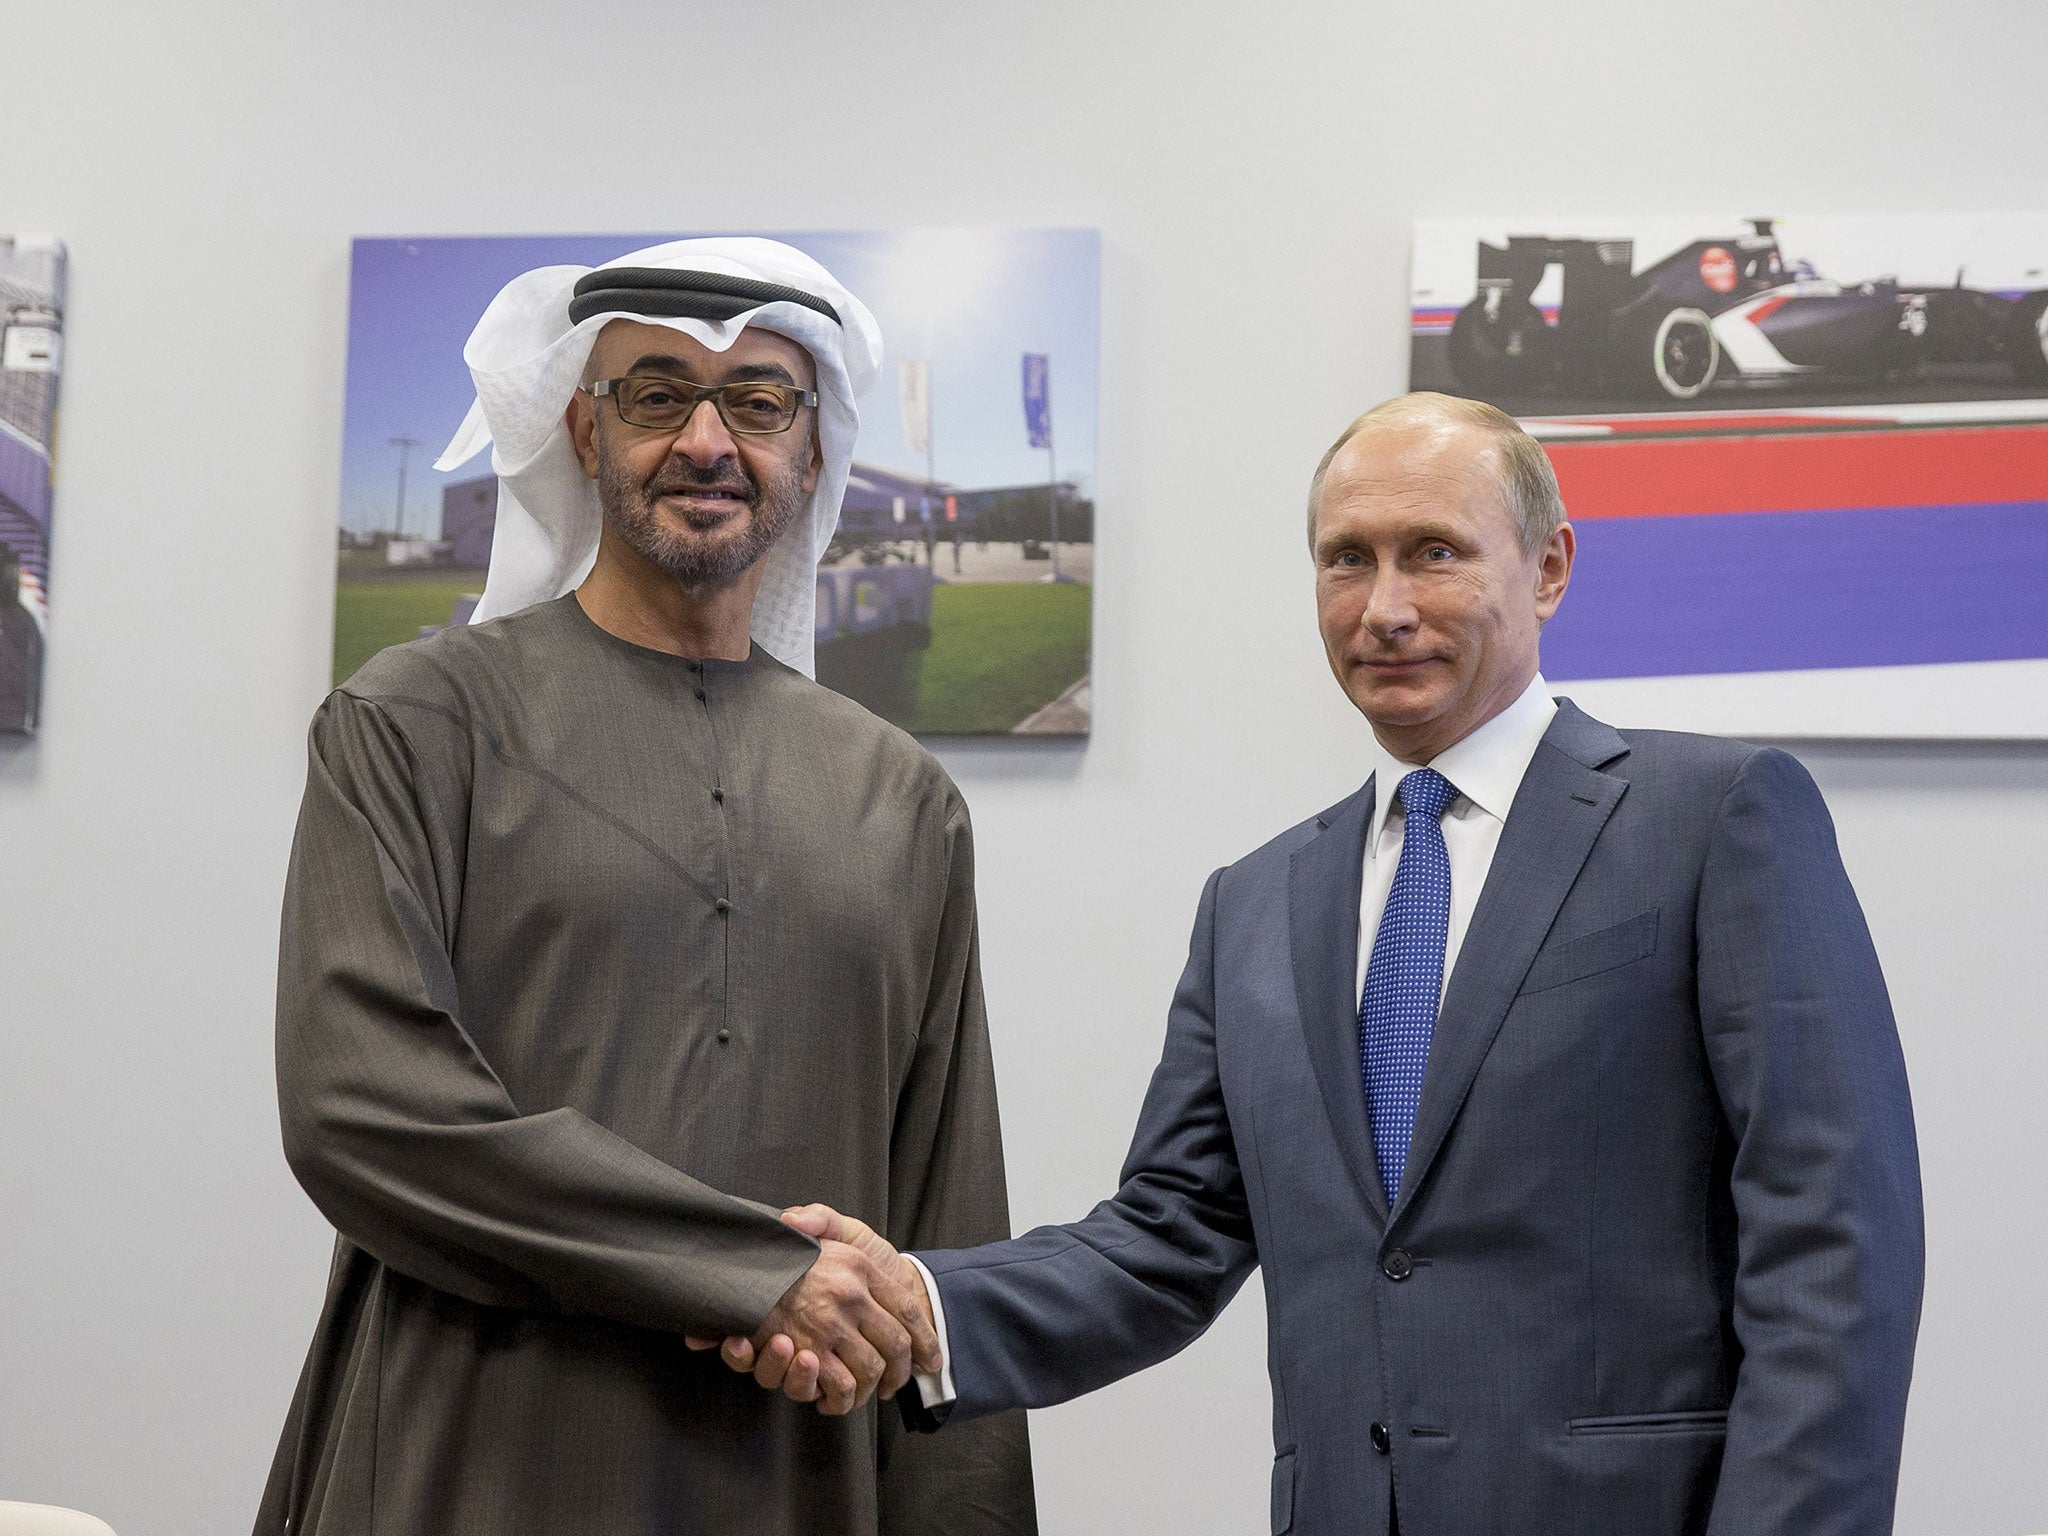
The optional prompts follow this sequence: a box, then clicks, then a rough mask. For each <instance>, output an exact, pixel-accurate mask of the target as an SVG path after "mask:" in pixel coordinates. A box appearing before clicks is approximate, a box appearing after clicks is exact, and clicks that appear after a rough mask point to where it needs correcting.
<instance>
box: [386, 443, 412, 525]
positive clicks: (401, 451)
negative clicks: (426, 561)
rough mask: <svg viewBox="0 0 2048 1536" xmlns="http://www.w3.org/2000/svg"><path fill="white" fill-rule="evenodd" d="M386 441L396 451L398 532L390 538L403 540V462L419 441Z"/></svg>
mask: <svg viewBox="0 0 2048 1536" xmlns="http://www.w3.org/2000/svg"><path fill="white" fill-rule="evenodd" d="M387 441H388V442H389V443H390V444H391V446H392V447H394V448H396V449H397V450H398V530H397V532H396V533H394V534H393V535H392V537H393V538H395V539H403V538H404V537H405V461H406V459H407V458H408V457H409V456H410V455H411V453H412V451H413V449H415V448H417V447H419V445H420V440H419V439H418V438H416V437H394V438H389V439H387Z"/></svg>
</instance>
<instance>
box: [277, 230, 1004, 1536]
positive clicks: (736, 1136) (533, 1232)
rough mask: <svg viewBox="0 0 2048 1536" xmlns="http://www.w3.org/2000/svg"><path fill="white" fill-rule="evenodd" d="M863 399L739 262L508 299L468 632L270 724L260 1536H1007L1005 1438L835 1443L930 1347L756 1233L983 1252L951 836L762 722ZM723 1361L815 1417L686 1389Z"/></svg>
mask: <svg viewBox="0 0 2048 1536" xmlns="http://www.w3.org/2000/svg"><path fill="white" fill-rule="evenodd" d="M880 352H881V342H880V337H879V334H878V333H877V331H876V328H875V324H874V320H873V318H872V317H871V316H870V315H869V314H868V312H867V310H866V309H865V308H864V307H863V306H862V305H861V304H860V302H859V301H858V300H857V299H855V298H854V297H853V296H852V295H851V294H849V293H848V292H846V290H845V289H843V288H842V287H840V286H839V284H838V283H836V282H835V281H834V280H833V279H832V278H831V276H830V275H829V274H828V273H826V272H825V271H824V270H823V269H822V268H821V267H819V266H818V265H817V264H816V263H815V262H813V261H811V260H810V259H809V258H807V257H805V256H804V255H802V254H801V253H800V252H797V251H794V250H792V249H790V248H789V247H787V246H783V245H779V244H776V243H774V242H772V241H764V240H693V241H680V242H676V243H673V244H669V245H663V246H657V247H654V248H652V249H650V250H644V251H636V252H634V253H632V254H631V255H628V256H624V257H621V258H619V259H618V260H617V261H615V262H612V263H608V264H607V265H605V266H603V267H599V268H597V269H595V270H591V271H586V270H585V269H582V268H577V267H552V268H545V269H542V270H540V271H536V272H530V273H528V274H526V275H525V276H524V277H521V278H519V279H517V280H515V281H514V282H512V283H511V284H509V285H507V287H506V288H505V289H504V290H503V291H502V292H501V293H500V294H499V295H498V297H497V299H496V300H495V301H494V302H493V303H492V304H491V306H490V309H489V310H488V311H487V312H486V313H485V315H484V318H483V320H482V321H481V322H480V323H479V324H478V326H477V328H476V331H475V333H474V334H473V335H472V336H471V338H470V341H469V345H468V347H467V348H466V349H465V354H464V355H465V358H466V360H467V361H468V363H469V365H470V370H471V373H472V375H473V377H474V378H475V380H476V389H477V405H476V407H475V408H474V409H473V410H472V411H471V413H470V419H469V420H468V421H467V422H466V423H465V424H464V427H463V430H462V431H461V433H459V434H458V436H457V439H456V441H455V442H454V443H452V444H451V445H450V449H449V454H448V455H447V456H446V457H445V458H444V460H443V462H444V464H452V463H459V462H461V461H462V460H463V459H465V458H467V457H469V456H471V455H473V454H474V453H476V452H478V451H480V450H481V448H482V447H483V445H484V444H485V443H486V442H490V443H492V444H493V445H494V447H493V454H492V463H493V466H494V467H495V468H496V470H497V472H498V476H499V485H500V501H499V516H498V524H497V536H496V541H495V546H494V549H493V551H492V560H491V571H490V577H489V581H488V583H487V586H486V589H485V593H484V598H483V602H482V603H481V604H480V606H479V609H478V614H477V620H476V622H474V623H473V624H471V625H470V626H468V627H465V628H457V629H451V630H448V631H446V632H444V633H442V634H440V635H437V636H435V637H434V638H432V639H429V640H423V641H419V642H416V643H414V644H410V645H404V646H398V647H395V648H393V649H391V650H387V651H385V652H383V653H382V654H381V655H379V656H378V657H376V658H375V659H373V660H372V661H371V662H370V663H369V664H368V665H366V666H365V667H364V668H363V669H362V670H361V671H360V672H358V673H357V674H356V675H355V676H354V677H353V678H351V679H350V680H349V681H348V682H346V683H345V684H343V685H342V686H341V687H340V688H339V689H337V690H336V691H335V693H334V694H333V695H332V696H331V697H330V698H329V699H328V700H327V702H326V703H325V705H323V706H322V708H321V710H320V713H319V715H318V716H317V717H316V719H315V721H314V724H313V730H312V753H311V756H312V763H311V773H310V776H309V781H308V784H307V790H306V798H305V803H304V807H303V809H302V811H301V814H300V820H299V828H298V835H297V839H296V842H295V844H294V848H293V854H292V865H291V874H290V878H289V885H288V889H287V893H286V898H285V912H284V939H283V946H282V956H281V961H280V976H279V1007H278V1042H277V1043H278V1089H279V1104H280V1109H281V1114H282V1121H283V1129H284V1138H285V1150H286V1154H287V1156H288V1158H289V1159H290V1162H291V1165H292V1168H293V1170H294V1172H296V1173H297V1175H298V1177H299V1179H300V1181H301V1182H302V1183H303V1184H304V1185H305V1187H306V1189H307V1191H308V1193H309V1194H311V1196H312V1197H313V1199H314V1201H315V1203H316V1204H317V1205H319V1207H320V1209H321V1210H322V1211H323V1212H325V1213H326V1214H327V1216H328V1217H329V1218H330V1219H331V1220H332V1221H333V1223H334V1225H335V1226H336V1228H337V1229H338V1231H339V1233H340V1240H339V1242H338V1244H337V1247H336V1253H335V1262H334V1267H333V1271H332V1276H331V1279H330V1282H329V1287H328V1294H327V1301H326V1306H325V1309H324V1312H323V1315H322V1318H321V1322H320V1325H319V1329H318V1332H317V1334H316V1336H315V1338H314V1342H313V1347H312V1350H311V1353H310V1355H309V1357H308V1359H307V1362H306V1367H305V1370H304V1373H303V1374H302V1376H301V1379H300V1384H299V1389H298V1392H297V1395H296V1398H295V1400H294V1403H293V1406H292V1410H291V1415H290V1419H289V1421H288V1422H287V1424H286V1427H285V1432H284V1435H283V1439H282V1441H281V1443H280V1445H279V1447H278V1453H277V1458H276V1461H275V1464H274V1466H273V1469H272V1474H271V1478H270V1483H269V1486H268V1489H267V1490H266V1493H265V1496H264V1500H263V1506H262V1510H261V1513H260V1515H259V1517H258V1521H257V1530H258V1532H259V1533H264V1536H269V1533H278V1536H282V1533H284V1532H286V1531H291V1532H296V1533H304V1536H313V1533H315V1532H318V1533H322V1536H354V1533H359V1532H360V1533H368V1532H371V1531H404V1532H416V1533H422V1536H424V1533H430V1532H431V1533H447V1536H454V1533H458V1532H477V1533H490V1536H519V1533H527V1532H531V1533H534V1536H542V1533H545V1536H562V1533H564V1532H580V1531H591V1532H599V1531H601V1532H605V1533H607V1536H626V1533H633V1532H654V1531H662V1532H668V1531H685V1530H687V1531H714V1530H732V1531H750V1532H752V1531H758V1532H772V1533H790V1536H795V1533H799V1532H803V1533H810V1532H823V1531H831V1532H835V1533H846V1536H859V1533H869V1532H875V1533H882V1532H887V1533H899V1532H904V1533H907V1532H934V1533H937V1532H947V1533H956V1532H1005V1533H1008V1532H1028V1531H1032V1530H1034V1529H1035V1521H1034V1516H1033V1512H1032V1495H1031V1479H1030V1459H1029V1451H1028V1449H1027V1445H1026V1441H1025V1433H1024V1425H1023V1422H1022V1418H1021V1416H1019V1415H1011V1416H1010V1417H1009V1418H1008V1419H1007V1420H997V1421H991V1422H990V1423H989V1424H988V1425H987V1426H986V1427H984V1426H981V1425H975V1426H969V1427H968V1430H967V1433H968V1434H971V1435H972V1436H973V1438H972V1439H971V1440H970V1439H967V1438H965V1436H963V1437H962V1438H961V1439H960V1440H959V1441H958V1442H957V1443H956V1442H955V1437H953V1436H946V1437H941V1438H937V1439H934V1438H932V1437H929V1436H917V1437H914V1438H913V1437H911V1436H909V1435H907V1434H906V1433H905V1427H904V1424H902V1423H899V1422H898V1415H897V1414H896V1413H894V1412H890V1413H888V1414H878V1411H877V1409H876V1408H875V1407H874V1406H873V1405H872V1403H871V1402H870V1401H869V1399H870V1397H871V1395H874V1394H877V1393H879V1395H881V1396H890V1395H895V1394H896V1393H897V1389H899V1388H902V1389H903V1390H902V1392H901V1394H900V1398H899V1401H900V1403H901V1404H902V1406H903V1409H904V1411H903V1414H902V1417H903V1419H905V1420H908V1421H911V1422H918V1421H920V1420H921V1419H926V1420H928V1417H929V1416H928V1415H926V1414H924V1413H923V1411H922V1410H921V1407H920V1405H921V1403H922V1402H923V1401H924V1399H925V1398H926V1397H931V1398H933V1399H936V1398H937V1397H938V1396H939V1395H940V1393H939V1389H938V1384H937V1383H935V1382H931V1381H929V1380H926V1381H923V1382H921V1383H920V1384H909V1377H910V1375H911V1373H912V1370H913V1365H915V1368H917V1369H920V1370H926V1371H931V1370H936V1369H938V1367H939V1361H938V1358H937V1354H936V1342H935V1339H934V1338H933V1335H932V1331H931V1329H930V1327H929V1325H928V1324H927V1322H926V1321H925V1319H924V1316H923V1314H922V1312H921V1311H920V1310H919V1309H918V1308H917V1307H916V1306H915V1304H914V1303H913V1302H912V1301H911V1299H910V1298H909V1296H908V1295H907V1294H905V1293H904V1292H903V1291H902V1289H901V1288H900V1286H899V1284H898V1283H897V1282H896V1281H895V1280H894V1279H893V1278H892V1277H891V1275H890V1274H889V1273H887V1272H886V1271H884V1270H883V1269H881V1268H879V1267H877V1266H875V1265H873V1264H872V1263H870V1262H869V1261H868V1260H867V1259H866V1258H865V1257H864V1256H863V1255H862V1254H860V1253H859V1252H858V1251H856V1250H854V1249H851V1248H848V1247H845V1246H843V1245H841V1244H838V1243H835V1242H830V1241H826V1242H822V1243H821V1242H819V1241H816V1240H814V1239H813V1238H811V1237H809V1236H807V1235H805V1234H804V1233H803V1232H802V1231H799V1230H797V1229H796V1228H794V1227H792V1226H790V1225H788V1224H786V1223H785V1222H784V1221H783V1220H781V1219H780V1215H779V1213H780V1212H781V1211H782V1210H783V1208H785V1207H787V1206H790V1205H792V1204H794V1203H795V1202H797V1201H798V1200H816V1199H824V1200H828V1201H830V1202H831V1203H832V1204H834V1205H835V1206H837V1207H838V1208H840V1209H842V1210H846V1211H850V1212H858V1213H859V1214H861V1215H862V1216H863V1217H864V1218H865V1219H866V1220H868V1221H869V1222H871V1223H872V1224H873V1225H874V1226H875V1227H876V1228H877V1229H880V1230H883V1231H885V1232H887V1234H888V1235H889V1236H890V1238H891V1239H892V1240H894V1241H895V1242H896V1243H897V1244H898V1245H899V1246H901V1247H906V1248H909V1247H916V1248H942V1247H959V1246H965V1245H968V1244H972V1243H979V1242H985V1241H988V1240H990V1239H993V1238H997V1237H1001V1236H1003V1235H1005V1233H1006V1230H1007V1225H1008V1216H1007V1197H1006V1194H1005V1190H1004V1181H1003V1167H1002V1154H1001V1146H1000V1140H999V1136H998V1130H997V1120H996V1101H995V1085H994V1076H993V1071H992V1068H991V1064H990V1057H989V1045H988V1032H987V1025H986V1020H985V1017H984V1012H983V1005H982V995H981V983H980V976H979V962H978V957H977V952H976V935H975V914H974V871H973V851H972V841H971V835H970V832H969V828H968V821H967V812H966V807H965V806H964V804H963V803H962V802H961V799H960V795H959V793H958V791H957V790H956V789H955V788H954V787H953V785H952V783H951V782H950V781H949V780H948V779H947V777H946V775H945V773H944V772H943V771H942V770H941V769H940V768H939V766H938V765H937V764H936V763H935V762H934V761H933V760H932V758H931V757H930V756H929V754H927V753H926V752H924V751H923V750H922V749H921V748H920V747H918V746H917V744H916V743H915V742H913V741H912V740H911V739H910V738H909V737H907V736H905V735H903V734H902V733H901V732H899V731H897V730H895V729H894V728H892V727H890V726H888V725H885V724H883V723H882V722H881V721H879V720H877V719H875V718H874V717H873V716H871V715H869V714H868V713H867V712H866V711H864V710H862V709H861V708H860V707H859V706H857V705H855V704H853V703H851V702H849V701H847V700H845V699H843V698H840V697H839V696H838V695H836V694H833V693H831V692H829V691H827V690H825V689H823V688H820V687H819V686H818V685H817V684H815V683H814V682H812V681H810V679H809V676H808V674H809V673H810V671H811V637H812V632H813V624H814V617H813V610H814V606H815V581H816V575H815V565H816V561H817V558H818V556H819V554H820V553H821V552H822V551H823V549H824V547H825V544H826V542H827V541H828V539H829V538H830V536H831V532H832V528H833V525H834V522H835V520H836V518H837V516H838V510H839V501H840V496H841V493H842V490H843V488H844V485H845V481H846V473H847V469H848V466H849V463H850V460H851V457H852V451H853V440H854V434H855V431H856V429H857V427H858V417H857V414H856V410H855V400H856V399H857V397H858V396H859V394H860V393H861V391H862V390H863V389H864V388H865V387H866V386H867V385H868V383H869V382H870V381H871V380H872V379H873V377H874V376H875V374H876V372H877V370H878V369H879V366H880V361H881V358H880ZM730 1334H744V1335H749V1336H755V1337H758V1338H759V1339H761V1340H762V1341H763V1343H764V1344H765V1343H766V1341H767V1340H769V1339H770V1338H773V1337H775V1336H776V1335H778V1334H787V1335H789V1337H790V1339H791V1341H792V1343H793V1344H794V1345H795V1346H796V1347H797V1348H799V1349H801V1350H803V1351H804V1352H805V1353H804V1354H802V1355H801V1356H799V1357H798V1358H799V1360H800V1361H801V1363H802V1364H803V1365H804V1366H805V1367H806V1368H807V1369H811V1368H815V1371H816V1374H817V1376H818V1382H819V1392H820V1395H821V1399H822V1406H823V1407H824V1408H825V1409H826V1410H827V1411H826V1412H825V1413H824V1414H822V1415H821V1414H819V1413H816V1412H813V1411H811V1410H810V1409H809V1408H805V1407H800V1406H798V1405H797V1404H796V1403H793V1402H789V1401H787V1400H785V1399H783V1398H779V1397H775V1396H771V1395H769V1394H766V1393H762V1392H760V1391H758V1390H756V1389H755V1388H754V1387H753V1386H752V1384H751V1383H748V1382H745V1381H743V1380H739V1379H737V1378H735V1377H733V1376H732V1375H731V1374H730V1373H729V1372H727V1371H726V1370H725V1369H724V1368H723V1367H722V1366H720V1364H719V1363H718V1359H717V1357H716V1356H715V1355H712V1354H705V1353H699V1352H696V1351H694V1350H692V1349H691V1348H690V1347H689V1341H690V1340H691V1339H692V1338H693V1337H698V1338H717V1337H723V1336H726V1335H730ZM777 1347H778V1348H787V1347H789V1346H782V1345H778V1346H777Z"/></svg>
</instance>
